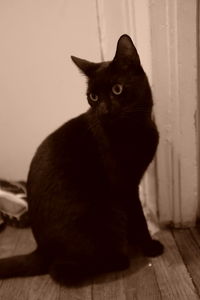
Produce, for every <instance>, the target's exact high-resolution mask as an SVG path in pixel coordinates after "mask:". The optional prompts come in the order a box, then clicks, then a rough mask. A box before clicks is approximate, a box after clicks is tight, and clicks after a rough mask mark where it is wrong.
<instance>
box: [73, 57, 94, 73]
mask: <svg viewBox="0 0 200 300" xmlns="http://www.w3.org/2000/svg"><path fill="white" fill-rule="evenodd" d="M71 59H72V61H73V62H74V63H75V65H76V66H77V67H78V68H79V70H80V71H81V72H82V73H83V74H85V75H86V76H88V77H90V76H92V74H93V73H94V72H95V71H96V70H97V69H98V67H99V63H93V62H90V61H88V60H86V59H82V58H79V57H76V56H71Z"/></svg>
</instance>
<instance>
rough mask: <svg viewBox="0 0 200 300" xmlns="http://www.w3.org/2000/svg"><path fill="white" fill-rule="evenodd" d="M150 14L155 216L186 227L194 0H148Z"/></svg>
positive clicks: (193, 153) (191, 210) (190, 199)
mask: <svg viewBox="0 0 200 300" xmlns="http://www.w3.org/2000/svg"><path fill="white" fill-rule="evenodd" d="M150 14H151V28H152V31H151V33H152V35H151V37H152V59H153V60H152V62H153V68H152V69H153V92H154V96H155V100H156V119H157V123H158V125H159V128H160V135H161V138H160V147H159V151H158V155H157V168H158V178H157V181H158V193H159V195H158V203H159V215H160V221H161V222H162V223H169V222H172V223H173V224H174V225H175V226H176V227H181V226H192V225H194V224H195V222H196V217H197V206H198V196H197V191H198V182H197V180H198V170H197V135H196V127H195V115H196V111H197V30H196V28H197V24H196V20H197V19H196V14H197V0H190V1H187V0H174V1H170V0H164V1H163V0H156V1H155V0H150Z"/></svg>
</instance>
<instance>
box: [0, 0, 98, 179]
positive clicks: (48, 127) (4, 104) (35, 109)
mask: <svg viewBox="0 0 200 300" xmlns="http://www.w3.org/2000/svg"><path fill="white" fill-rule="evenodd" d="M97 29H98V28H97V18H96V6H95V1H93V0H84V1H80V0H56V1H49V0H36V1H31V0H17V1H15V0H1V1H0V44H1V46H0V66H1V67H0V177H1V178H7V179H13V180H16V179H26V176H27V171H28V167H29V163H30V160H31V158H32V156H33V154H34V152H35V149H36V147H37V146H38V144H39V143H40V142H41V141H42V140H43V138H44V137H45V136H46V135H47V134H48V133H50V132H51V131H52V130H54V129H56V128H57V127H58V126H60V125H61V124H62V123H64V122H65V121H66V120H68V119H70V118H71V117H73V116H76V115H78V114H79V113H80V112H82V111H85V110H86V109H87V107H88V106H87V103H86V97H85V79H84V78H83V76H82V75H80V73H79V71H78V70H77V68H76V66H75V65H73V63H72V62H71V59H70V55H71V54H73V55H77V56H80V57H83V58H86V59H89V60H94V61H99V60H100V50H99V39H98V30H97Z"/></svg>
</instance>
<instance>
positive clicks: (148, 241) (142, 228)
mask: <svg viewBox="0 0 200 300" xmlns="http://www.w3.org/2000/svg"><path fill="white" fill-rule="evenodd" d="M128 219H129V221H128V236H129V243H130V244H134V243H137V244H139V246H140V247H141V248H142V250H143V252H144V254H145V255H146V256H152V257H154V256H158V255H161V254H162V253H163V251H164V247H163V245H162V244H161V243H160V242H159V241H158V240H154V239H152V237H151V235H150V233H149V230H148V226H147V222H146V219H145V216H144V212H143V209H142V205H141V202H140V199H139V195H138V193H136V194H135V197H134V198H133V199H131V202H130V204H129V209H128Z"/></svg>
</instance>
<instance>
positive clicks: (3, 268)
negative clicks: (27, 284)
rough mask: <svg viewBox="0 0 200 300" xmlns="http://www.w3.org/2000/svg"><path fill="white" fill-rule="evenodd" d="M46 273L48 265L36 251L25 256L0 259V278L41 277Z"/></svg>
mask: <svg viewBox="0 0 200 300" xmlns="http://www.w3.org/2000/svg"><path fill="white" fill-rule="evenodd" d="M47 272H48V263H47V261H46V260H44V257H42V256H41V254H40V253H39V251H38V250H35V251H34V252H32V253H30V254H26V255H17V256H12V257H8V258H2V259H0V278H1V279H3V278H11V277H24V276H35V275H42V274H46V273H47Z"/></svg>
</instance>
